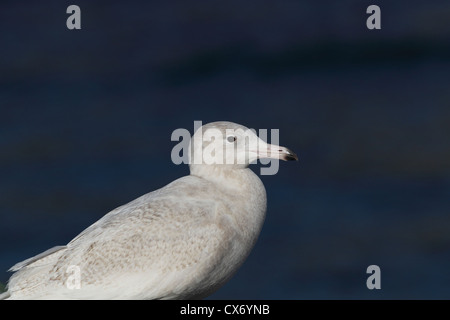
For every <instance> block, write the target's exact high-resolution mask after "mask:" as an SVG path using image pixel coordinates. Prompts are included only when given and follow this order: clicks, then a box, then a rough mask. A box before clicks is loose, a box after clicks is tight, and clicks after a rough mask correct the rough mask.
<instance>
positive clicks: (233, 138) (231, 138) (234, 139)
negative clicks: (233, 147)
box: [227, 136, 236, 143]
mask: <svg viewBox="0 0 450 320" xmlns="http://www.w3.org/2000/svg"><path fill="white" fill-rule="evenodd" d="M227 141H228V142H230V143H233V142H235V141H236V136H228V137H227Z"/></svg>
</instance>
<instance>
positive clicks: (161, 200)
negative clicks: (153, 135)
mask: <svg viewBox="0 0 450 320" xmlns="http://www.w3.org/2000/svg"><path fill="white" fill-rule="evenodd" d="M188 152H189V168H190V174H189V175H187V176H184V177H181V178H179V179H177V180H175V181H173V182H171V183H169V184H168V185H166V186H164V187H162V188H160V189H158V190H156V191H153V192H150V193H147V194H145V195H143V196H141V197H139V198H137V199H135V200H133V201H131V202H129V203H127V204H125V205H123V206H120V207H118V208H116V209H114V210H112V211H111V212H109V213H107V214H106V215H105V216H103V217H102V218H101V219H100V220H98V221H97V222H95V223H94V224H92V225H91V226H89V227H88V228H87V229H85V230H84V231H82V232H81V233H80V234H79V235H78V236H76V237H75V238H74V239H73V240H72V241H70V242H69V243H68V244H67V245H64V246H56V247H53V248H51V249H49V250H47V251H45V252H43V253H41V254H38V255H36V256H34V257H32V258H29V259H27V260H25V261H22V262H20V263H17V264H16V265H14V266H13V267H12V268H11V269H10V271H12V272H14V274H13V275H12V276H11V278H10V280H9V282H8V286H7V292H5V293H3V294H2V295H1V296H0V299H8V300H17V299H164V300H166V299H202V298H204V297H207V296H208V295H210V294H211V293H213V292H215V291H216V290H217V289H219V288H220V287H221V286H222V285H223V284H224V283H226V282H227V281H228V280H229V279H230V278H231V277H232V276H233V275H234V274H235V272H236V271H237V270H238V268H239V267H240V266H241V265H242V263H243V262H244V261H245V260H246V258H247V256H248V255H249V253H250V251H251V250H252V248H253V246H254V245H255V242H256V240H257V238H258V236H259V234H260V231H261V228H262V225H263V222H264V219H265V215H266V191H265V188H264V185H263V183H262V181H261V180H260V178H259V177H258V176H257V175H256V174H255V173H254V172H253V171H252V170H250V168H249V164H250V163H253V162H255V161H256V160H257V159H261V158H272V159H276V160H275V161H277V160H279V159H281V160H286V161H289V160H298V158H297V156H296V155H295V154H294V153H293V152H292V151H290V150H289V149H287V148H285V147H280V146H277V145H271V144H268V143H266V142H264V141H263V140H262V139H260V138H259V137H258V136H257V135H256V134H255V133H254V132H253V131H252V130H249V129H248V128H246V127H244V126H242V125H239V124H236V123H232V122H226V121H219V122H212V123H208V124H205V125H203V126H202V127H200V128H199V129H198V130H197V131H196V132H195V133H194V135H193V136H192V138H191V140H190V144H189V151H188Z"/></svg>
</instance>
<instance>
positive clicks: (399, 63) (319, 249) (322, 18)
mask: <svg viewBox="0 0 450 320" xmlns="http://www.w3.org/2000/svg"><path fill="white" fill-rule="evenodd" d="M70 4H77V5H79V6H80V8H81V13H82V21H81V24H82V29H81V30H78V31H69V30H68V29H67V28H66V19H67V17H68V16H69V15H68V14H66V13H65V12H66V8H67V7H68V6H69V5H70ZM370 4H377V5H379V6H380V8H381V12H382V14H381V18H382V22H381V23H382V29H381V30H373V31H370V30H368V29H367V28H366V19H367V17H368V15H367V14H366V8H367V7H368V6H369V5H370ZM449 40H450V2H448V1H436V0H433V1H415V0H413V1H396V2H395V3H392V1H372V2H369V1H356V0H343V1H331V0H326V1H320V2H319V1H293V0H292V1H275V0H273V1H267V0H258V1H255V0H246V1H236V0H228V1H206V0H201V1H181V0H177V1H117V0H110V1H95V3H94V2H92V1H91V2H90V1H85V0H83V1H78V0H77V1H74V2H73V3H72V2H67V1H48V0H44V1H39V2H37V1H20V2H18V1H2V2H1V3H0V282H3V283H5V282H6V281H7V279H8V278H9V276H10V274H9V273H7V272H6V270H7V269H8V268H9V267H10V266H11V265H13V264H14V263H16V262H18V261H21V260H24V259H26V258H28V257H30V256H32V255H34V254H37V253H39V252H42V251H44V250H46V249H48V248H50V247H52V246H54V245H61V244H65V243H67V242H69V241H70V240H71V239H72V238H73V237H74V236H76V235H77V234H78V233H79V232H80V231H82V230H83V229H84V228H86V227H87V226H89V225H90V224H92V223H93V222H95V221H96V220H98V219H99V218H100V217H101V216H103V215H104V214H105V213H107V212H108V211H109V210H112V209H114V208H115V207H117V206H119V205H122V204H124V203H127V202H128V201H130V200H133V199H134V198H136V197H138V196H140V195H142V194H144V193H146V192H149V191H152V190H155V189H157V188H159V187H162V186H164V185H165V184H167V183H169V182H170V181H172V180H174V179H176V178H178V177H180V176H182V175H186V174H188V172H189V171H188V168H187V166H184V165H180V166H176V165H174V164H173V163H172V162H171V159H170V152H171V149H172V147H173V146H174V145H175V144H176V142H172V141H170V136H171V133H172V131H173V130H175V129H177V128H186V129H188V130H190V131H191V132H192V131H193V122H194V120H201V121H203V123H207V122H210V121H216V120H228V121H233V122H237V123H240V124H243V125H246V126H248V127H250V128H255V129H279V130H280V144H281V145H284V146H287V147H289V148H290V149H292V150H294V151H295V152H296V153H297V154H298V155H299V157H300V162H298V163H280V170H279V172H278V174H276V175H274V176H262V177H261V179H262V180H263V182H264V184H265V186H266V189H267V194H268V213H267V219H266V222H265V225H264V228H263V230H262V234H261V236H260V239H259V240H258V243H257V245H256V247H255V249H254V251H253V252H252V254H251V255H250V257H249V258H248V260H247V262H246V263H245V264H244V265H243V267H242V268H241V269H240V270H239V272H238V273H237V274H236V276H235V277H234V278H233V279H232V280H231V281H230V282H229V283H228V284H227V285H225V286H224V287H223V288H222V289H220V290H219V291H218V292H217V293H215V294H214V295H212V296H211V298H215V299H449V298H450V147H449V141H450V76H449V75H450V41H449ZM269 140H270V139H269ZM253 169H255V170H256V171H257V172H259V168H258V166H253ZM372 264H375V265H378V266H380V268H381V290H368V289H367V287H366V279H367V277H368V274H366V268H367V267H368V266H369V265H372Z"/></svg>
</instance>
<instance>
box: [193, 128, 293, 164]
mask: <svg viewBox="0 0 450 320" xmlns="http://www.w3.org/2000/svg"><path fill="white" fill-rule="evenodd" d="M189 157H190V158H189V165H190V168H191V172H192V171H193V170H194V171H195V168H196V166H204V165H207V166H220V167H221V168H227V169H243V168H247V167H248V165H249V164H250V163H252V162H255V161H256V160H257V159H262V158H270V159H281V160H284V161H290V160H298V157H297V155H296V154H295V153H293V152H292V151H291V150H289V149H288V148H286V147H281V146H278V145H273V144H268V143H266V142H265V141H264V140H262V139H261V138H259V137H258V136H257V135H256V133H255V131H254V130H251V129H249V128H247V127H245V126H242V125H240V124H237V123H233V122H227V121H218V122H211V123H208V124H205V125H203V126H202V127H200V128H199V129H198V130H197V131H196V132H195V133H194V135H193V136H192V138H191V143H190V151H189Z"/></svg>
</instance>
